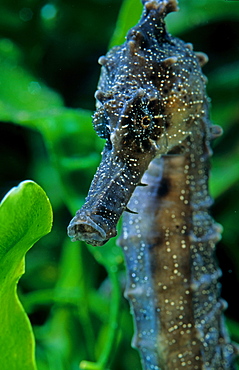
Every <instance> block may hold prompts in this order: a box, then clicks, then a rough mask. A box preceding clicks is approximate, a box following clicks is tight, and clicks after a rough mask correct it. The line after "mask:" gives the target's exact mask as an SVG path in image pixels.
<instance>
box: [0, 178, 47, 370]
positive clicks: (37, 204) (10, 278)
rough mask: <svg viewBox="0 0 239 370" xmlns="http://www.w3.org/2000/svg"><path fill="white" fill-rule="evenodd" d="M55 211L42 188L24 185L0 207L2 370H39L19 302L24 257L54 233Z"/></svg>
mask: <svg viewBox="0 0 239 370" xmlns="http://www.w3.org/2000/svg"><path fill="white" fill-rule="evenodd" d="M51 226H52V210H51V205H50V202H49V199H48V198H47V196H46V194H45V192H44V191H43V190H42V188H41V187H40V186H39V185H37V184H36V183H34V182H32V181H24V182H22V183H21V184H20V185H19V186H18V187H16V188H13V189H12V190H10V192H9V193H8V194H7V195H6V196H5V198H4V199H3V201H2V202H1V205H0V300H1V310H0V327H1V335H0V358H1V369H2V370H8V369H11V370H19V369H22V370H32V369H36V365H35V355H34V347H35V343H34V337H33V333H32V329H31V325H30V322H29V320H28V317H27V315H26V313H25V311H24V309H23V307H22V305H21V303H20V301H19V299H18V296H17V293H16V290H17V283H18V280H19V278H20V277H21V275H22V274H23V273H24V262H25V254H26V252H27V251H28V250H29V249H30V248H31V246H32V245H33V244H34V243H35V242H36V241H37V240H38V239H40V238H41V237H42V236H44V235H45V234H47V233H48V232H49V231H50V230H51Z"/></svg>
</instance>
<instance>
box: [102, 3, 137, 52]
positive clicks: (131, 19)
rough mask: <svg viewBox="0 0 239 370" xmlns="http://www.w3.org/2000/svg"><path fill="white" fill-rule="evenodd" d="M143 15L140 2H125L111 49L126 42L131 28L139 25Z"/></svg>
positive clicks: (112, 39)
mask: <svg viewBox="0 0 239 370" xmlns="http://www.w3.org/2000/svg"><path fill="white" fill-rule="evenodd" d="M141 13H142V4H141V2H140V1H139V0H124V2H123V4H122V6H121V9H120V13H119V17H118V20H117V24H116V27H115V31H114V34H113V36H112V38H111V42H110V45H109V47H110V48H111V47H112V46H115V45H121V44H122V43H123V42H124V41H125V36H126V34H127V33H128V31H129V29H130V28H131V27H133V26H134V25H135V24H136V23H138V20H139V18H140V16H141Z"/></svg>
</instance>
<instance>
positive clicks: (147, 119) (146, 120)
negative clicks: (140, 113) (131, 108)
mask: <svg viewBox="0 0 239 370" xmlns="http://www.w3.org/2000/svg"><path fill="white" fill-rule="evenodd" d="M140 123H141V126H142V127H143V128H144V129H146V128H148V127H149V125H150V123H151V119H150V117H149V116H144V117H143V118H142V119H141V122H140Z"/></svg>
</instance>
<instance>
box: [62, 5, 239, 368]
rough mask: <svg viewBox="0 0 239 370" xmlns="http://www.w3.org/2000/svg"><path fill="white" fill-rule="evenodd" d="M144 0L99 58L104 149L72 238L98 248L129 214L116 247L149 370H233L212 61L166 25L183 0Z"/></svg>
mask: <svg viewBox="0 0 239 370" xmlns="http://www.w3.org/2000/svg"><path fill="white" fill-rule="evenodd" d="M142 2H143V5H144V8H143V13H142V17H141V19H140V21H139V23H138V24H137V25H136V26H135V27H133V28H132V29H131V30H130V31H129V32H128V35H127V39H126V42H125V43H124V44H123V45H122V46H118V47H114V48H113V49H112V50H110V51H109V52H108V53H107V55H106V56H104V57H101V58H100V59H99V63H100V64H101V65H102V72H101V77H100V81H99V85H98V90H97V91H96V94H95V97H96V107H97V110H96V112H95V114H94V117H93V124H94V127H95V130H96V132H97V134H98V135H99V136H100V137H102V138H105V139H106V145H105V148H104V151H103V153H102V160H101V164H100V166H99V168H98V169H97V172H96V174H95V176H94V179H93V181H92V184H91V186H90V189H89V193H88V196H87V198H86V202H85V204H84V205H83V207H82V208H81V209H80V210H79V211H77V213H76V216H75V217H74V218H73V219H72V221H71V222H70V225H69V227H68V234H69V236H70V237H71V238H72V240H73V241H74V240H84V241H85V242H86V243H89V244H92V245H94V246H101V245H103V244H105V243H106V242H107V241H108V240H109V239H110V238H111V237H114V236H116V234H117V232H116V226H117V223H118V220H119V218H120V216H121V215H122V213H123V212H124V211H127V212H128V213H127V212H125V213H124V221H123V234H122V237H121V240H120V245H122V247H123V250H124V253H125V259H126V265H127V271H128V272H127V275H128V287H127V289H126V296H127V297H128V299H129V300H130V303H131V306H132V309H133V312H134V318H135V327H136V334H135V336H134V342H133V343H134V345H135V346H136V347H137V348H138V349H139V351H140V354H141V359H142V366H143V368H144V369H147V370H148V369H154V370H156V369H170V370H171V369H174V370H176V369H181V368H182V367H184V368H187V369H211V370H212V369H216V368H217V369H224V370H225V369H233V361H232V358H233V355H234V354H235V352H236V350H235V348H234V347H233V346H232V344H230V342H229V339H228V335H227V332H226V329H225V326H224V324H223V318H222V314H221V313H222V311H223V310H224V309H225V306H226V304H225V303H224V302H223V301H222V300H221V299H220V298H219V285H218V278H219V277H220V274H221V272H220V270H219V269H218V267H217V264H216V262H215V259H214V255H213V254H214V247H215V243H216V242H217V241H218V240H219V238H220V227H219V226H218V225H217V224H216V223H215V222H214V221H213V219H212V218H211V216H210V215H209V212H208V208H209V207H210V205H211V203H212V200H211V197H210V195H209V193H208V172H209V156H210V155H211V149H210V140H212V139H214V138H216V137H217V136H219V135H220V134H221V129H220V128H219V127H218V126H213V125H212V124H211V122H210V119H209V113H208V112H209V108H208V105H209V103H208V98H207V95H206V88H205V81H206V78H205V76H204V75H203V73H202V71H201V67H202V65H203V64H205V62H206V61H207V57H206V55H205V54H203V53H194V52H193V50H192V45H191V44H185V43H184V42H183V41H181V40H179V39H177V38H175V37H173V36H171V35H170V34H169V33H168V32H167V30H166V27H165V22H164V18H165V16H166V15H167V14H168V13H170V12H172V11H176V10H177V2H176V0H148V1H146V0H142ZM130 199H131V200H130ZM128 203H129V205H128ZM128 207H131V208H132V210H130V208H128Z"/></svg>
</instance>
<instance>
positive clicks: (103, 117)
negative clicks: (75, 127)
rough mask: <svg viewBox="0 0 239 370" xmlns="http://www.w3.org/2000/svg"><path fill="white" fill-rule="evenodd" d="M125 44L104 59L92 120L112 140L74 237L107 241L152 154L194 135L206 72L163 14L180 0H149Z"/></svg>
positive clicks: (71, 227) (77, 219) (74, 228)
mask: <svg viewBox="0 0 239 370" xmlns="http://www.w3.org/2000/svg"><path fill="white" fill-rule="evenodd" d="M143 3H144V11H143V15H142V18H141V20H140V21H139V23H138V24H137V25H136V26H135V27H134V28H132V29H131V30H130V31H129V33H128V35H127V40H126V42H125V43H124V44H123V45H122V46H120V47H115V48H113V49H112V50H111V51H109V52H108V54H107V55H106V56H104V57H101V58H100V59H99V63H100V64H101V65H102V72H101V77H100V81H99V85H98V90H97V92H96V94H95V97H96V107H97V110H96V112H95V114H94V118H93V124H94V127H95V130H96V132H97V134H98V135H99V136H100V137H102V138H104V139H106V145H105V149H104V152H103V156H102V161H101V164H100V167H99V168H98V170H97V173H96V175H95V177H94V180H93V182H92V184H91V187H90V190H89V194H88V196H87V198H86V203H85V205H84V206H83V207H82V208H81V210H80V211H78V212H77V214H76V217H75V218H74V219H73V220H72V222H71V224H70V225H69V228H68V233H69V235H70V236H71V237H72V238H73V240H77V239H81V240H85V241H86V242H88V243H90V244H93V245H102V244H104V243H105V242H106V241H107V240H108V239H109V238H110V237H112V236H115V235H116V224H117V222H118V220H119V217H120V215H121V214H122V212H123V211H124V210H125V209H126V206H127V203H128V201H129V199H130V197H131V194H132V193H133V191H134V189H135V187H136V186H137V185H139V184H140V180H141V177H142V176H143V174H144V172H145V170H146V169H147V167H148V165H149V163H150V162H151V160H152V159H153V158H154V157H155V156H157V155H161V154H167V153H168V152H169V151H170V150H171V149H172V148H174V147H175V146H178V145H180V144H181V143H182V141H183V140H184V139H185V138H186V137H187V136H188V135H189V134H190V132H191V128H192V127H193V125H196V124H197V120H198V117H199V116H200V114H201V112H202V107H203V103H204V100H205V88H204V78H203V75H202V73H201V68H200V65H199V62H198V59H197V57H196V55H195V54H194V53H193V52H192V50H191V47H188V46H187V45H185V44H184V43H183V42H182V41H181V40H179V39H176V38H173V37H172V36H170V35H169V34H168V33H167V32H166V29H165V23H164V17H165V15H166V14H167V13H169V12H170V11H174V10H176V2H175V1H174V0H163V1H160V0H159V1H143Z"/></svg>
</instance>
